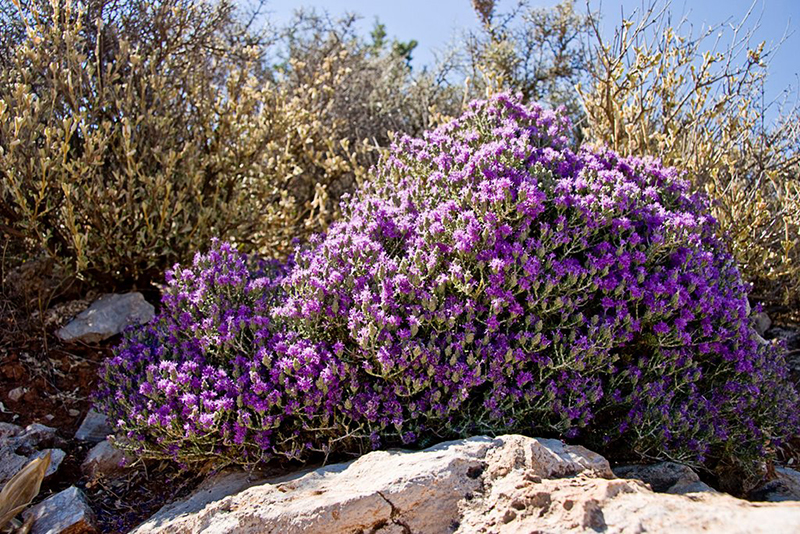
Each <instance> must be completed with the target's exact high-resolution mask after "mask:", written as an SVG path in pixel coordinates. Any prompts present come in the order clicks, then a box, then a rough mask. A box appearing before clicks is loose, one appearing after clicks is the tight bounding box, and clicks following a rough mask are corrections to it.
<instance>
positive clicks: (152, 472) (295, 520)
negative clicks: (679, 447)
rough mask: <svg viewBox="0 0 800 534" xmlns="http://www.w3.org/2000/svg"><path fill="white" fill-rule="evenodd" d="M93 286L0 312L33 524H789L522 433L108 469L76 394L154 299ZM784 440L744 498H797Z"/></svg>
mask: <svg viewBox="0 0 800 534" xmlns="http://www.w3.org/2000/svg"><path fill="white" fill-rule="evenodd" d="M93 297H94V296H93V295H89V298H86V299H81V300H72V301H68V302H66V303H64V304H62V305H60V306H55V307H52V308H49V309H48V310H47V311H45V312H44V314H43V316H36V315H35V314H34V317H33V319H34V320H31V317H30V316H29V317H28V318H27V320H28V321H29V322H27V323H22V322H20V319H19V317H18V316H14V315H13V314H9V313H5V314H4V315H2V317H0V319H2V321H3V322H2V323H0V334H1V335H2V340H3V342H2V343H0V486H2V485H3V484H5V482H6V481H8V480H9V479H10V478H11V477H12V476H13V475H14V474H15V473H16V472H17V471H18V470H19V469H20V468H22V467H23V466H24V465H26V464H27V463H28V462H29V461H31V460H32V459H34V458H36V457H41V456H43V455H45V454H46V453H47V452H50V456H51V465H50V468H49V470H48V472H47V473H46V478H45V480H44V483H43V485H42V488H41V491H40V493H39V496H38V497H37V499H36V500H35V501H34V503H33V504H34V506H33V507H32V508H29V509H28V510H27V511H26V512H25V515H24V516H23V518H25V517H30V518H31V520H32V521H33V523H32V525H33V530H32V532H34V533H45V532H50V533H59V532H69V533H76V532H129V531H131V530H132V529H133V528H135V527H136V526H137V525H139V524H141V523H142V522H143V521H146V520H147V521H146V522H145V523H144V524H142V525H141V526H139V528H138V530H137V532H140V533H149V532H192V531H197V530H200V529H202V528H212V527H213V531H214V532H243V531H244V532H246V531H253V532H264V528H266V527H265V525H270V528H272V529H273V530H272V531H274V532H314V531H326V532H330V533H332V532H381V533H390V532H398V533H400V532H403V533H409V532H414V533H416V532H425V533H428V532H534V531H538V532H564V531H575V532H584V531H586V532H592V531H606V532H642V531H645V530H646V531H659V532H661V531H663V532H687V531H696V530H703V529H706V530H711V531H717V530H720V531H726V532H727V531H730V532H782V531H786V532H790V531H800V503H791V502H790V503H785V504H780V505H765V504H755V503H751V502H748V501H744V500H739V499H735V498H733V497H731V496H728V495H725V494H721V493H718V492H716V491H715V490H714V489H712V488H711V487H710V486H709V485H707V484H706V483H705V482H704V481H701V480H700V478H699V477H698V475H697V474H696V473H694V472H693V471H692V470H691V469H689V468H688V467H685V466H680V465H677V464H670V463H663V464H657V465H655V466H647V467H643V466H615V467H614V468H613V472H612V470H611V467H610V466H609V464H608V462H607V461H606V460H605V459H604V458H602V457H600V456H598V455H596V454H595V453H592V452H590V451H588V450H586V449H583V448H582V447H576V446H565V445H564V444H562V443H560V442H557V441H552V440H535V439H532V438H523V437H521V436H505V437H501V438H497V439H494V440H492V439H489V438H473V439H470V440H463V441H459V442H451V443H449V444H442V445H439V446H437V447H434V448H432V449H428V450H426V451H420V452H413V453H412V452H375V453H371V454H369V455H366V456H364V457H362V458H360V459H358V460H356V461H354V462H350V463H343V464H334V465H329V466H326V467H321V468H318V469H316V470H308V469H307V470H306V471H304V472H300V473H295V474H288V475H287V473H289V472H290V471H291V470H292V468H286V467H282V468H281V469H283V475H284V476H283V478H276V477H275V473H274V472H273V473H272V474H271V475H270V476H268V475H266V474H264V473H261V474H260V475H253V474H252V473H251V474H247V473H241V472H235V471H234V472H225V473H219V474H215V475H214V476H211V477H210V478H208V479H207V480H205V481H204V482H203V478H204V477H203V476H200V475H193V474H189V473H182V472H179V471H177V470H176V469H175V467H174V466H172V465H170V464H163V463H148V464H142V463H141V462H140V463H138V464H135V465H134V466H132V467H131V466H127V467H123V466H121V465H120V464H121V463H125V462H123V457H122V454H121V453H120V452H119V451H117V450H116V449H114V448H113V447H112V446H111V444H110V443H109V442H108V441H107V440H106V436H107V435H108V433H109V427H108V425H107V423H106V421H105V420H104V419H103V417H102V416H100V415H99V414H97V413H96V412H94V411H93V410H91V401H90V398H89V397H90V394H91V391H92V389H93V387H94V385H95V383H96V380H97V375H96V372H97V367H98V365H99V362H101V361H102V360H103V358H105V357H106V356H107V355H108V354H109V353H110V350H111V349H110V347H112V346H113V344H115V343H116V342H117V341H118V339H119V332H121V330H122V329H123V328H124V327H125V326H126V325H128V324H132V323H138V322H142V321H146V320H148V319H149V318H150V317H151V316H152V314H153V311H154V310H153V307H152V306H151V305H150V304H148V303H147V302H146V301H145V299H144V298H143V297H142V296H141V295H140V294H138V293H129V294H126V295H106V296H101V297H100V298H93ZM753 327H754V329H755V330H756V331H757V332H758V333H759V334H760V335H762V336H763V337H764V338H766V339H781V340H783V341H784V342H785V343H786V346H787V350H788V351H789V360H790V364H791V366H792V373H793V374H794V377H795V380H796V381H797V382H800V330H799V329H797V328H795V327H792V326H787V325H773V324H772V322H771V321H770V320H769V317H768V316H767V315H766V314H759V315H757V316H756V317H755V319H754V324H753ZM10 333H13V336H11V335H10ZM9 340H12V341H11V342H10V341H9ZM797 450H800V447H796V446H793V445H790V446H788V447H786V448H785V449H784V450H781V451H779V456H780V458H781V465H777V466H771V469H770V472H769V476H768V479H767V480H765V481H764V482H763V484H761V485H760V486H759V487H758V488H756V490H754V491H752V492H751V493H750V494H749V495H748V497H749V498H750V499H754V500H759V501H798V500H800V473H798V472H796V471H794V470H793V469H792V467H793V466H794V465H796V463H797V454H796V452H797ZM294 469H295V470H296V469H297V468H296V467H295V468H294ZM201 482H202V484H201V485H200V486H199V488H198V489H196V490H195V488H196V487H197V486H198V484H200V483H201ZM170 502H172V504H169V505H168V506H166V507H164V508H163V509H161V508H162V506H164V505H165V504H167V503H170ZM570 503H571V504H570ZM159 509H161V511H160V512H159ZM154 514H155V515H154ZM151 516H152V518H151ZM148 518H150V519H149V520H148ZM248 529H249V530H248Z"/></svg>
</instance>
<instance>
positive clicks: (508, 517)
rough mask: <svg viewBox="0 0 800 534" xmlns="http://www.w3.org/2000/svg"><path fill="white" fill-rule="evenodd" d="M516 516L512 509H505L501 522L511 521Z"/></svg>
mask: <svg viewBox="0 0 800 534" xmlns="http://www.w3.org/2000/svg"><path fill="white" fill-rule="evenodd" d="M516 518H517V513H516V512H515V511H514V510H506V513H505V514H503V523H511V522H512V521H513V520H515V519H516Z"/></svg>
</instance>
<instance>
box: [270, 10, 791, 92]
mask: <svg viewBox="0 0 800 534" xmlns="http://www.w3.org/2000/svg"><path fill="white" fill-rule="evenodd" d="M556 3H557V2H556V1H554V0H532V1H531V4H532V5H538V6H544V7H546V6H552V5H554V4H556ZM514 4H515V2H514V0H500V1H499V6H500V10H501V11H502V10H503V8H504V7H510V6H512V5H514ZM641 4H642V0H613V1H612V0H604V1H603V2H599V1H598V0H591V5H592V7H593V8H594V9H599V10H600V12H601V13H602V15H603V21H604V33H608V34H610V33H611V32H613V28H614V26H615V25H616V23H618V22H619V21H620V17H621V13H625V14H626V15H628V14H630V13H632V12H633V10H634V9H636V8H640V6H641ZM577 5H578V6H582V5H583V4H582V1H580V0H579V1H578V2H577ZM753 5H754V16H753V18H752V22H753V23H755V22H756V19H759V18H760V22H759V25H760V27H759V29H758V30H757V31H756V38H757V39H758V40H764V41H766V42H767V43H768V44H769V43H770V42H777V41H778V40H780V38H781V36H783V35H784V33H785V32H787V30H788V31H789V32H794V33H793V34H792V35H791V36H790V37H789V38H788V39H787V40H786V42H785V43H784V45H783V46H782V47H781V49H780V50H779V51H778V53H777V54H776V55H775V56H774V59H773V61H772V63H771V64H770V70H769V78H768V80H769V83H768V84H767V87H766V93H767V94H766V97H767V98H768V99H772V98H775V97H777V96H779V95H780V94H781V92H782V91H783V90H784V89H785V88H786V87H788V86H792V87H794V88H795V89H796V88H797V87H798V86H799V85H800V54H799V53H798V51H800V0H755V2H753V0H699V1H698V0H695V1H690V0H673V2H672V13H673V20H675V19H678V18H680V16H681V15H685V16H686V17H687V18H688V20H689V21H690V22H691V23H692V24H693V25H694V27H695V28H698V29H699V28H700V27H701V26H703V25H704V24H705V25H708V24H717V23H720V22H724V21H728V22H730V23H735V22H738V21H740V20H741V19H742V17H744V15H745V14H746V13H747V11H748V10H749V9H750V7H751V6H753ZM301 6H305V7H314V8H317V9H321V10H325V11H327V12H328V13H329V14H330V15H333V16H335V15H340V14H342V13H345V12H353V13H358V14H359V15H361V16H362V17H363V19H362V21H361V25H362V28H363V30H364V31H365V32H368V31H369V29H370V28H371V27H372V24H373V21H374V20H375V17H378V18H379V19H380V20H381V22H383V23H384V24H386V29H387V33H388V34H389V36H391V37H396V38H398V39H400V40H409V39H416V40H417V41H418V42H419V46H418V47H417V49H416V50H415V52H414V63H413V64H414V66H415V67H421V66H423V65H426V64H430V63H432V62H433V59H434V54H435V52H436V51H437V50H442V49H443V48H445V47H446V46H447V44H448V43H450V42H452V41H453V40H454V39H457V38H458V35H459V33H460V32H461V31H463V30H464V29H465V28H471V27H477V20H476V18H475V16H474V14H473V12H472V7H471V2H470V0H394V1H385V0H381V1H377V0H373V1H370V0H270V1H269V3H268V6H267V9H268V10H269V11H270V16H271V18H272V19H273V20H274V21H275V22H277V23H284V22H286V21H288V20H289V18H290V16H291V13H292V12H293V11H294V10H295V9H296V8H298V7H301Z"/></svg>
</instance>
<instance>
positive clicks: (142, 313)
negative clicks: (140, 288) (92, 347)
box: [56, 292, 155, 343]
mask: <svg viewBox="0 0 800 534" xmlns="http://www.w3.org/2000/svg"><path fill="white" fill-rule="evenodd" d="M154 314H155V308H154V307H153V305H152V304H150V303H149V302H147V301H146V300H144V296H143V295H142V294H141V293H138V292H133V293H123V294H116V293H107V294H105V295H103V296H101V297H100V298H98V299H97V300H96V301H94V302H93V303H92V305H91V306H89V308H88V309H86V310H84V311H83V312H81V313H80V314H78V316H77V317H75V319H73V320H72V321H70V322H69V323H68V324H67V325H66V326H64V327H62V328H61V329H59V330H58V331H57V332H56V335H57V336H58V337H59V339H61V340H62V341H66V342H76V341H81V342H84V343H98V342H100V341H103V340H105V339H108V338H110V337H111V336H114V335H116V334H119V333H120V332H122V331H123V330H124V329H125V328H126V327H128V326H131V325H140V324H145V323H147V322H149V321H150V319H152V318H153V315H154Z"/></svg>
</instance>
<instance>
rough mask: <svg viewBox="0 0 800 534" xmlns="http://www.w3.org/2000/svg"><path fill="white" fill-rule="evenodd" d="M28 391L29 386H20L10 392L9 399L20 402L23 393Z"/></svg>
mask: <svg viewBox="0 0 800 534" xmlns="http://www.w3.org/2000/svg"><path fill="white" fill-rule="evenodd" d="M27 391H28V388H23V387H18V388H14V389H12V390H11V391H9V392H8V400H10V401H11V402H19V400H20V399H21V398H22V396H23V395H25V393H26V392H27Z"/></svg>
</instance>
